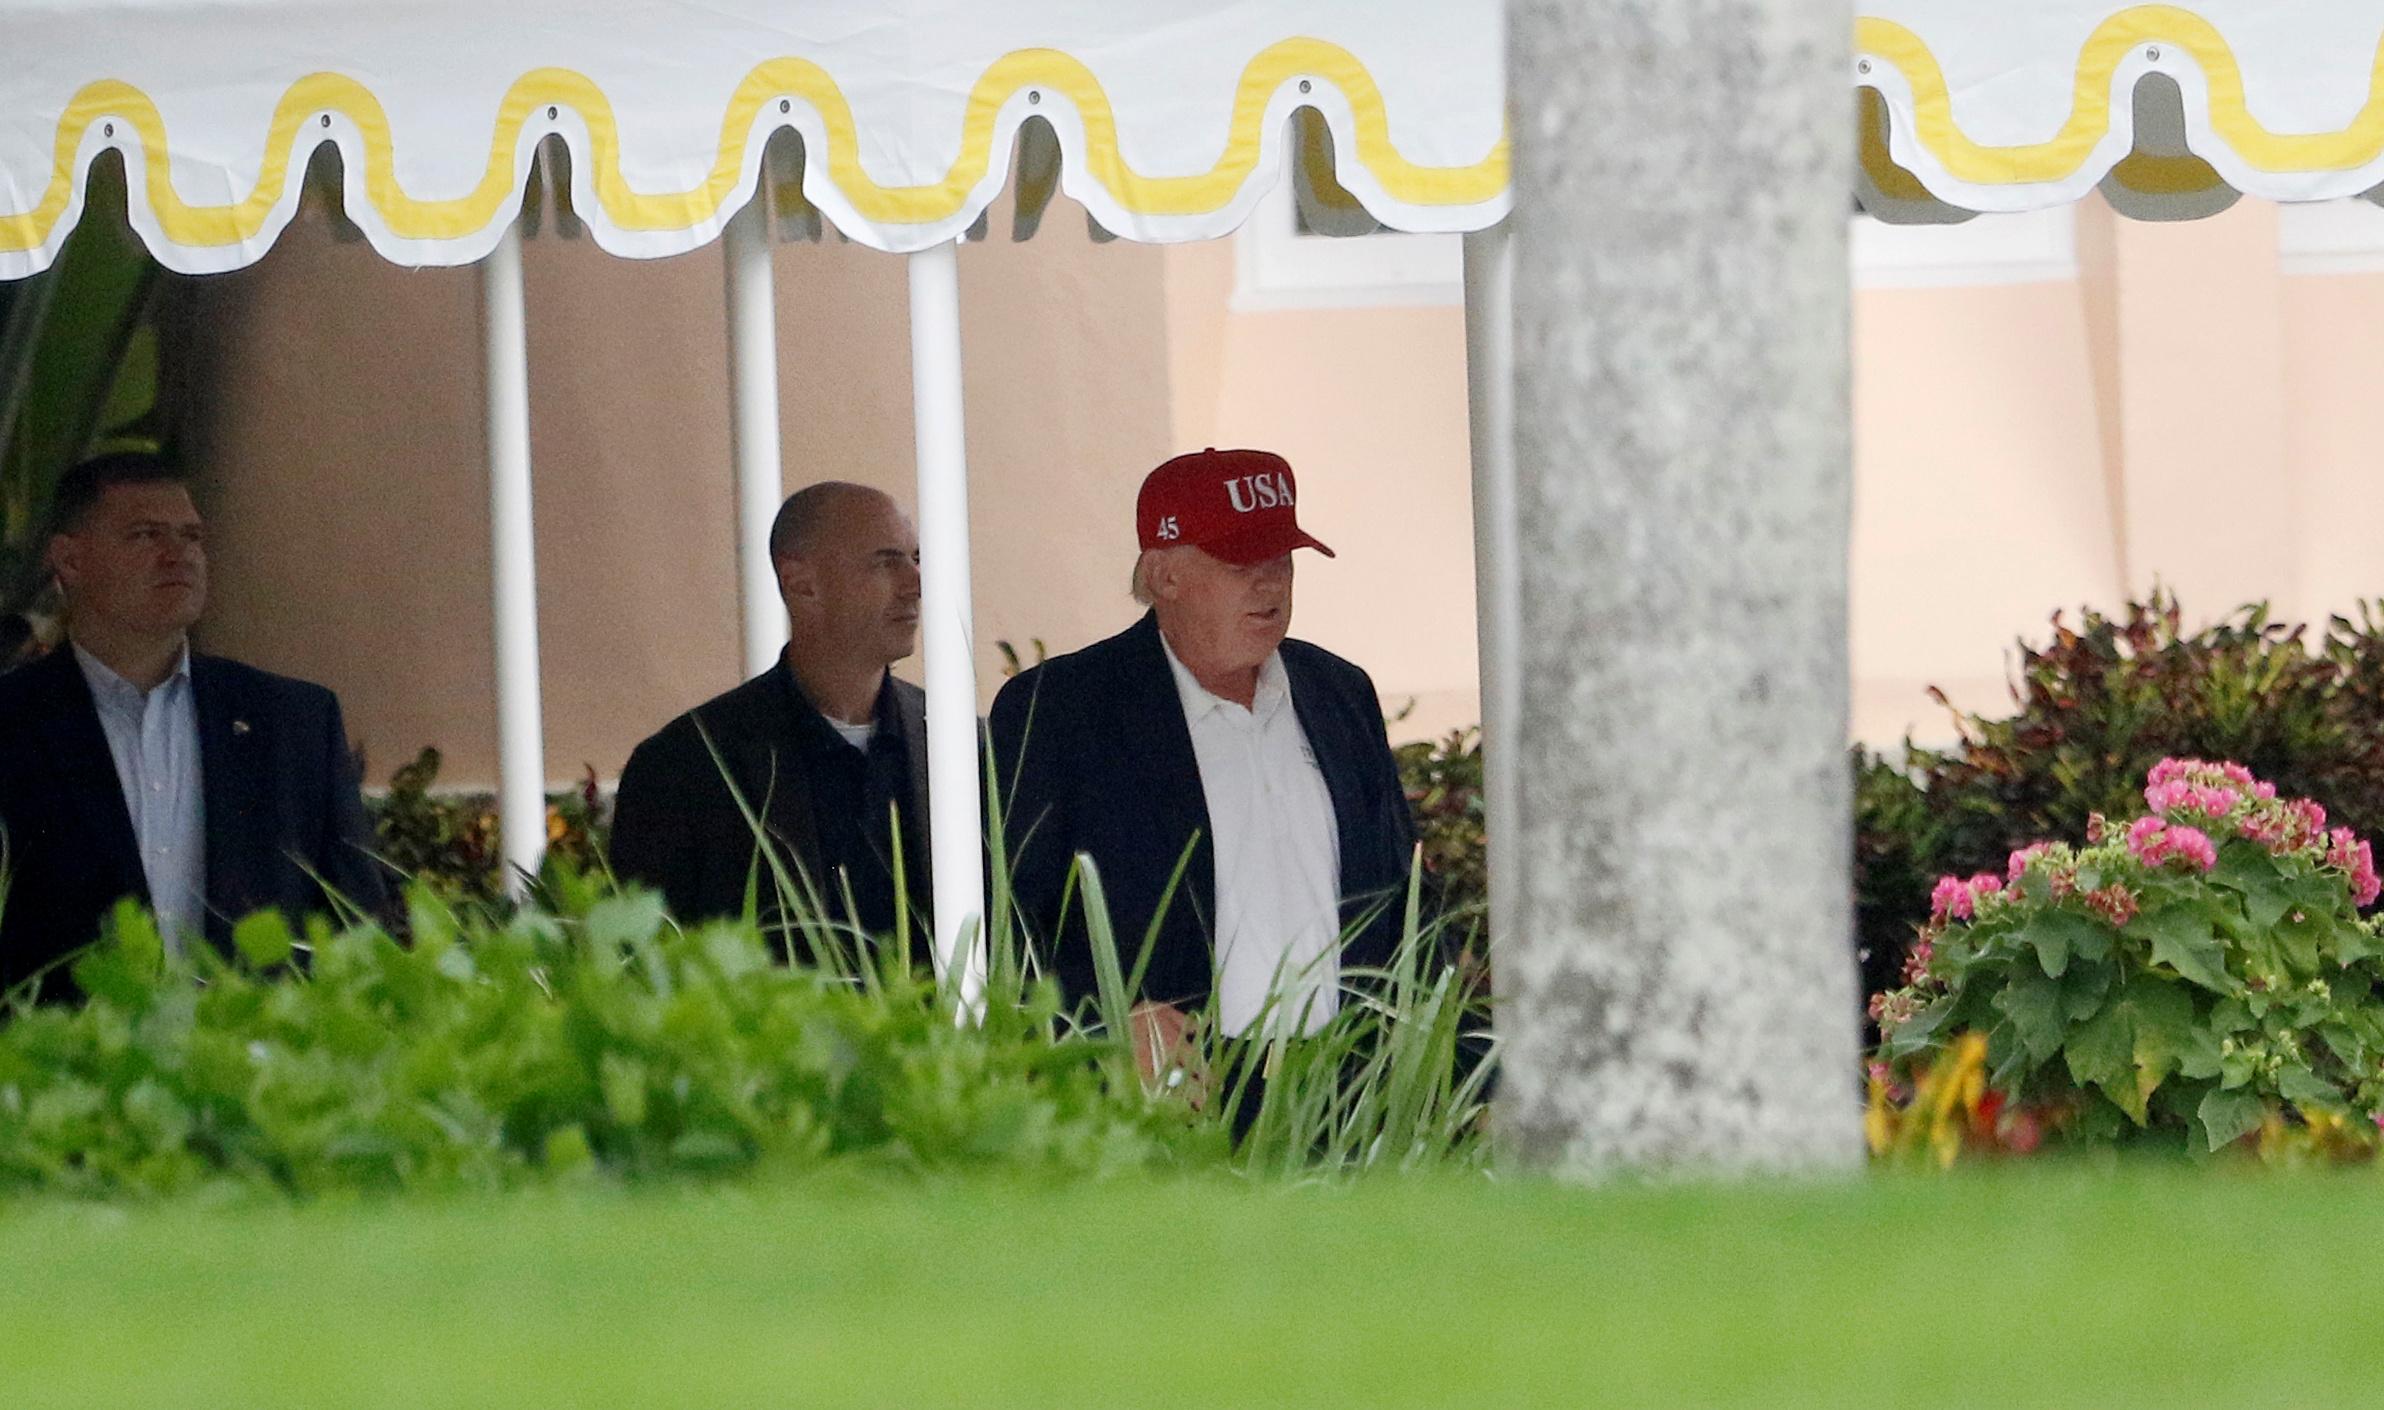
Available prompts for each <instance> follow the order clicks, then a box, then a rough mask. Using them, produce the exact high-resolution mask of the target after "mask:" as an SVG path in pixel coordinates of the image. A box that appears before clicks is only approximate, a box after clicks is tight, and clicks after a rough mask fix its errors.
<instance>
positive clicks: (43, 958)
mask: <svg viewBox="0 0 2384 1410" xmlns="http://www.w3.org/2000/svg"><path fill="white" fill-rule="evenodd" d="M190 686H191V700H192V704H193V706H194V707H195V708H194V713H195V714H196V715H197V716H198V724H199V769H200V776H201V777H200V793H201V796H202V797H203V798H204V800H205V809H206V829H207V917H206V928H207V937H208V939H210V940H212V941H213V942H215V943H216V944H217V945H218V946H219V947H220V946H223V945H225V944H226V943H228V939H229V936H230V933H231V926H232V923H233V922H234V921H236V920H238V919H240V918H241V917H242V916H245V915H247V914H249V913H250V912H252V911H257V910H263V909H265V908H266V907H269V906H270V907H278V908H280V909H281V910H282V911H283V912H285V913H286V914H287V915H288V916H289V917H290V919H291V921H292V923H293V924H295V923H297V922H298V921H299V920H300V919H301V918H303V917H304V916H305V915H306V913H307V912H309V911H322V910H325V909H327V908H328V907H327V903H326V901H325V899H324V895H323V890H322V887H323V885H328V886H330V887H331V888H332V889H333V890H335V891H337V892H338V893H339V894H340V895H342V896H344V897H346V898H347V899H349V900H351V901H353V902H355V903H356V904H358V905H360V906H362V907H364V908H365V909H367V910H369V911H374V912H378V911H380V910H381V909H382V908H383V906H384V904H385V901H386V896H387V887H386V885H385V883H384V880H383V877H382V868H381V864H380V863H379V862H377V861H375V860H374V859H373V858H372V856H371V855H370V852H369V850H368V849H369V848H370V847H371V845H372V844H371V836H372V834H371V828H370V825H369V824H368V823H367V822H366V820H365V816H364V800H363V798H362V796H361V795H360V794H359V793H358V791H357V779H356V772H355V760H354V758H353V756H352V755H350V753H349V752H348V739H347V733H346V730H345V729H344V728H343V726H342V724H341V721H340V713H339V700H338V697H336V696H334V695H333V694H332V693H331V692H330V691H328V690H325V689H324V688H323V687H321V686H319V685H311V684H309V683H307V682H305V681H298V680H291V679H289V678H288V677H286V676H277V675H273V674H270V673H268V672H265V671H260V670H258V669H256V668H255V667H253V666H244V665H242V664H241V663H239V662H237V661H228V660H225V659H223V658H222V657H218V656H201V655H198V654H196V653H193V654H192V656H191V658H190ZM0 829H5V833H6V840H7V847H8V861H9V869H10V873H11V875H10V880H9V884H8V891H7V894H6V896H5V898H4V899H0V986H13V985H14V984H16V983H17V982H18V981H20V980H22V979H24V978H26V977H27V976H28V975H31V974H33V973H35V972H36V971H38V970H40V969H41V968H42V967H43V966H45V965H47V964H49V963H50V962H51V961H53V960H56V959H58V958H60V957H61V956H64V955H67V954H71V953H72V952H74V951H75V950H78V949H81V948H82V947H83V946H84V945H86V944H88V943H90V942H91V941H92V940H93V939H94V938H95V937H96V936H97V935H98V933H99V927H100V921H101V920H102V918H103V917H105V916H106V914H107V913H108V911H109V910H110V909H112V908H113V907H114V905H115V903H116V902H117V901H118V900H120V899H121V898H123V897H126V896H132V897H136V898H138V899H139V900H141V901H143V902H146V901H147V900H148V899H149V883H148V878H147V876H146V875H145V874H144V873H143V872H142V870H141V855H140V845H139V843H138V842H137V841H136V840H135V838H134V836H133V827H132V814H131V811H130V810H129V809H128V808H127V807H126V806H125V802H124V789H123V786H122V784H120V783H119V782H118V781H117V778H116V763H115V759H114V758H113V756H111V755H110V754H109V753H108V740H107V734H106V732H105V731H104V730H103V729H101V727H100V723H99V711H98V709H97V708H96V707H95V706H94V705H93V704H92V701H91V687H90V685H89V684H88V683H87V682H85V681H84V679H83V672H82V670H81V668H80V667H79V666H77V665H76V663H75V659H74V652H73V651H72V650H71V649H69V648H67V647H64V646H61V647H59V648H58V649H57V650H55V651H52V652H51V653H50V654H49V655H47V656H45V657H43V658H42V659H41V660H39V661H36V662H34V663H33V664H31V665H29V666H24V667H21V668H19V669H17V670H15V671H12V672H10V673H9V674H7V675H5V676H0ZM309 872H312V873H314V875H309ZM316 875H319V876H320V877H322V879H323V881H322V883H321V884H318V883H317V882H316V881H315V879H314V877H315V876H316ZM43 991H44V993H45V994H62V993H65V992H68V990H67V988H66V987H65V985H64V983H63V981H60V982H53V983H47V984H45V985H44V986H43Z"/></svg>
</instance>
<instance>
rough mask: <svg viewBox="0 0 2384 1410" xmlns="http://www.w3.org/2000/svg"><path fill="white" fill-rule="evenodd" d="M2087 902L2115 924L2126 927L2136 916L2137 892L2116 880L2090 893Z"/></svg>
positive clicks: (2095, 910) (2096, 911)
mask: <svg viewBox="0 0 2384 1410" xmlns="http://www.w3.org/2000/svg"><path fill="white" fill-rule="evenodd" d="M2086 904H2087V905H2088V906H2089V907H2091V908H2092V909H2093V911H2094V913H2095V914H2096V915H2099V916H2101V917H2102V918H2103V919H2104V920H2107V921H2109V922H2110V923H2111V924H2113V925H2115V926H2121V927H2124V926H2125V925H2126V924H2127V923H2128V922H2129V921H2131V920H2134V919H2135V918H2136V893H2135V892H2133V891H2130V890H2128V889H2127V888H2126V887H2124V886H2122V885H2120V884H2119V883H2118V882H2116V881H2114V882H2112V883H2111V884H2110V885H2108V886H2106V887H2104V888H2103V889H2102V890H2100V891H2096V892H2093V893H2092V894H2090V895H2088V896H2087V898H2086Z"/></svg>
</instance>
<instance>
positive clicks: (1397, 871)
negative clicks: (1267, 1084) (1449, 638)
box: [991, 450, 1414, 1073]
mask: <svg viewBox="0 0 2384 1410" xmlns="http://www.w3.org/2000/svg"><path fill="white" fill-rule="evenodd" d="M1295 491H1296V486H1295V482H1294V480H1293V477H1292V472H1291V467H1290V466H1289V465H1287V464H1286V463H1285V462H1284V461H1283V459H1282V458H1281V457H1280V456H1276V455H1273V454H1270V453H1268V452H1265V451H1248V450H1241V451H1214V450H1210V451H1202V452H1199V453H1197V454H1193V455H1184V456H1178V457H1176V458H1175V459H1173V460H1170V461H1168V462H1167V463H1166V464H1164V465H1162V466H1160V467H1159V468H1158V469H1156V470H1154V471H1152V472H1151V474H1150V475H1149V477H1148V478H1146V479H1145V480H1144V481H1143V485H1142V491H1141V495H1140V498H1139V501H1138V503H1137V506H1136V519H1137V521H1138V526H1139V530H1140V539H1141V545H1142V556H1141V557H1140V559H1139V560H1138V561H1137V563H1136V565H1135V570H1134V593H1135V597H1136V598H1137V599H1138V600H1139V601H1141V602H1143V603H1145V604H1146V605H1148V606H1149V608H1150V609H1151V610H1150V612H1149V613H1148V614H1147V615H1146V616H1144V617H1143V619H1142V620H1141V621H1139V622H1137V623H1135V624H1134V625H1133V626H1132V627H1130V628H1128V629H1127V630H1126V631H1124V632H1122V633H1120V634H1118V635H1117V636H1113V637H1111V638H1109V639H1108V640H1106V641H1102V642H1098V643H1095V644H1094V645H1092V646H1088V647H1086V648H1085V649H1084V650H1082V651H1078V652H1073V653H1071V654H1069V655H1066V656H1060V657H1057V658H1055V659H1053V660H1051V661H1048V662H1046V663H1044V664H1043V665H1041V666H1038V667H1036V668H1035V669H1033V670H1029V671H1026V672H1023V673H1021V674H1020V675H1019V676H1018V677H1017V678H1016V679H1014V680H1012V681H1010V682H1009V683H1008V684H1007V685H1005V686H1003V687H1002V691H1001V693H1000V695H998V696H997V697H996V698H995V700H994V703H993V715H992V719H991V730H992V735H993V741H994V750H995V755H996V758H997V760H998V764H999V776H1000V779H1001V782H1002V784H1003V786H1004V789H1005V793H1004V797H1003V808H1004V814H1005V837H1006V839H1007V841H1008V847H1009V855H1010V862H1011V869H1012V886H1013V888H1014V890H1015V893H1016V895H1017V898H1018V906H1019V909H1020V913H1021V915H1022V917H1023V918H1024V919H1025V920H1026V922H1027V924H1028V926H1029V928H1030V929H1031V930H1033V931H1034V932H1036V934H1037V936H1038V939H1039V941H1040V943H1042V944H1043V945H1044V946H1046V947H1047V948H1046V950H1045V953H1046V954H1047V956H1048V963H1049V964H1050V966H1051V968H1052V970H1053V971H1054V972H1055V973H1056V974H1057V976H1058V978H1059V980H1060V983H1061V985H1062V987H1063V989H1064V990H1065V991H1066V993H1067V994H1068V996H1069V998H1070V1000H1071V1001H1075V1000H1079V999H1082V998H1084V997H1086V996H1088V995H1091V994H1092V993H1093V992H1094V977H1093V976H1094V971H1093V957H1092V951H1091V948H1090V942H1089V940H1088V937H1087V934H1086V931H1085V928H1084V926H1083V924H1082V922H1081V911H1080V908H1079V913H1078V915H1077V916H1075V917H1072V918H1071V919H1069V921H1068V922H1067V923H1066V924H1065V925H1064V926H1063V924H1062V918H1061V913H1060V912H1061V900H1062V896H1063V892H1064V890H1065V887H1066V879H1067V874H1068V871H1069V868H1070V865H1071V863H1072V860H1073V858H1074V857H1075V855H1076V854H1077V853H1080V852H1081V853H1086V854H1088V855H1090V856H1091V857H1092V858H1093V860H1094V862H1095V863H1096V865H1097V866H1098V867H1099V869H1100V874H1101V882H1102V886H1103V888H1104V890H1105V891H1106V893H1107V896H1108V900H1109V905H1110V910H1111V913H1112V918H1113V921H1114V922H1115V925H1116V931H1117V934H1118V936H1119V937H1120V940H1119V944H1120V946H1121V948H1124V949H1126V950H1127V951H1128V953H1127V954H1125V955H1123V956H1121V963H1130V962H1131V960H1132V958H1133V956H1132V950H1133V948H1134V946H1135V945H1136V944H1137V943H1138V942H1139V940H1140V937H1141V936H1142V934H1143V931H1144V928H1145V926H1146V925H1147V924H1148V923H1149V921H1150V918H1151V917H1152V916H1154V915H1158V914H1159V913H1160V910H1161V906H1162V903H1163V898H1166V896H1167V893H1168V890H1169V884H1170V880H1171V878H1174V877H1175V876H1176V874H1177V870H1178V867H1179V864H1182V866H1183V870H1182V879H1181V882H1180V885H1179V887H1178V889H1177V891H1176V893H1175V895H1174V896H1173V898H1172V900H1171V901H1167V902H1166V903H1165V904H1166V909H1165V915H1164V919H1163V921H1162V923H1161V925H1160V929H1159V932H1158V937H1157V940H1156V942H1155V944H1154V946H1153V950H1152V954H1151V957H1150V963H1149V968H1148V969H1147V970H1146V971H1145V974H1144V977H1143V983H1142V990H1141V992H1140V993H1139V994H1138V995H1136V996H1134V997H1135V998H1136V999H1137V1000H1138V1001H1140V1005H1141V1007H1140V1009H1139V1014H1138V1021H1139V1022H1140V1024H1141V1025H1142V1031H1141V1032H1140V1033H1139V1034H1138V1038H1139V1040H1140V1041H1138V1043H1137V1050H1138V1054H1139V1055H1140V1057H1141V1058H1142V1061H1143V1063H1144V1065H1145V1068H1146V1073H1147V1071H1148V1069H1150V1068H1151V1067H1153V1066H1154V1065H1155V1064H1156V1063H1157V1062H1158V1060H1159V1058H1160V1056H1161V1055H1162V1054H1165V1053H1167V1052H1170V1051H1172V1050H1173V1049H1174V1048H1175V1047H1176V1046H1177V1044H1178V1043H1179V1042H1180V1040H1181V1037H1182V1033H1183V1030H1184V1026H1185V1023H1186V1017H1185V1016H1186V1014H1187V1013H1189V1012H1197V1011H1198V1010H1199V1009H1200V1008H1201V1007H1202V1006H1203V1005H1205V1004H1207V1003H1208V1002H1209V1000H1210V998H1211V997H1212V995H1213V996H1214V997H1215V998H1216V1000H1217V1013H1218V1020H1219V1024H1220V1026H1221V1027H1222V1029H1223V1030H1224V1031H1225V1032H1227V1033H1229V1034H1239V1033H1243V1032H1246V1031H1249V1030H1250V1029H1251V1027H1252V1025H1254V1024H1256V1023H1258V1022H1259V1021H1260V1017H1261V1014H1262V1013H1264V1014H1265V1015H1266V1019H1265V1022H1266V1024H1267V1029H1268V1031H1278V1032H1279V1031H1290V1032H1308V1031H1314V1029H1315V1028H1316V1027H1317V1026H1319V1025H1320V1024H1322V1023H1323V1022H1324V1021H1325V1020H1326V1019H1328V1018H1329V1017H1330V1016H1331V1015H1332V1014H1333V1013H1334V1012H1335V1011H1336V1009H1337V1007H1338V1004H1339V1000H1340V973H1341V970H1342V969H1343V968H1344V967H1347V966H1366V967H1375V966H1381V965H1383V964H1386V963H1387V962H1388V961H1389V960H1390V958H1391V956H1392V952H1393V949H1394V947H1395V945H1396V943H1397V939H1398V932H1399V922H1400V916H1401V914H1402V911H1403V906H1402V904H1401V896H1402V891H1403V888H1404V887H1405V885H1406V882H1407V875H1408V858H1409V853H1410V849H1411V846H1412V843H1413V838H1414V823H1413V821H1412V819H1411V818H1410V816H1409V813H1408V808H1407V798H1406V794H1405V791H1404V790H1403V789H1402V787H1401V784H1400V780H1399V772H1398V766H1397V764H1396V763H1395V762H1394V760H1393V759H1392V756H1391V751H1390V744H1389V742H1388V739H1387V738H1386V736H1385V733H1384V729H1383V721H1382V711H1381V708H1380V705H1379V704H1378V702H1377V700H1376V698H1375V694H1374V683H1373V682H1372V681H1371V680H1369V679H1368V678H1367V676H1366V673H1365V672H1364V671H1362V670H1360V669H1359V668H1358V667H1356V666H1354V665H1352V664H1350V663H1349V662H1347V661H1344V660H1342V659H1341V658H1340V657H1338V656H1335V655H1333V654H1332V653H1331V652H1329V651H1326V650H1324V649H1323V648H1321V647H1317V646H1312V645H1309V644H1308V643H1306V642H1301V641H1291V640H1287V639H1286V633H1287V632H1288V630H1289V628H1290V626H1291V595H1292V593H1291V589H1292V561H1291V555H1292V551H1293V550H1294V549H1299V548H1312V549H1315V550H1316V551H1318V552H1320V553H1323V554H1326V555H1327V556H1330V555H1331V553H1332V550H1331V549H1328V548H1326V547H1325V546H1324V545H1323V544H1321V543H1319V542H1317V541H1316V540H1315V539H1314V538H1311V537H1309V535H1308V534H1307V533H1305V532H1304V531H1302V530H1301V528H1300V526H1299V523H1298V521H1297V519H1296V518H1295V517H1294V513H1293V507H1294V499H1295ZM1186 858H1188V864H1186V863H1185V859H1186ZM1345 929H1348V931H1349V938H1348V944H1347V946H1346V948H1344V947H1343V945H1342V943H1341V941H1342V936H1343V933H1344V930H1345ZM1270 1002H1271V1003H1272V1007H1271V1008H1270V1007H1268V1006H1269V1004H1270Z"/></svg>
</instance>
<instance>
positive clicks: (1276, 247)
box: [1233, 175, 1465, 312]
mask: <svg viewBox="0 0 2384 1410" xmlns="http://www.w3.org/2000/svg"><path fill="white" fill-rule="evenodd" d="M1233 238H1234V259H1233V263H1234V287H1233V308H1234V309H1235V311H1236V312H1263V311H1267V310H1273V309H1290V308H1398V307H1417V306H1425V305H1435V304H1462V303H1463V302H1464V301H1465V264H1464V237H1463V236H1460V235H1406V234H1399V233H1395V232H1391V231H1384V232H1381V233H1379V234H1374V235H1343V236H1333V235H1314V234H1310V233H1308V232H1306V231H1305V230H1303V229H1302V228H1301V226H1300V219H1299V202H1298V200H1297V199H1296V198H1295V197H1294V196H1293V195H1292V189H1291V178H1290V177H1289V176H1288V175H1286V177H1285V178H1284V179H1283V180H1282V181H1280V182H1277V183H1276V185H1275V189H1274V190H1272V191H1269V192H1268V193H1267V194H1266V196H1265V197H1264V198H1263V199H1262V200H1260V201H1259V203H1258V208H1257V209H1256V210H1254V211H1252V212H1251V213H1250V218H1249V219H1248V220H1246V221H1244V222H1242V228H1241V229H1240V230H1238V231H1235V232H1234V237H1233Z"/></svg>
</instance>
